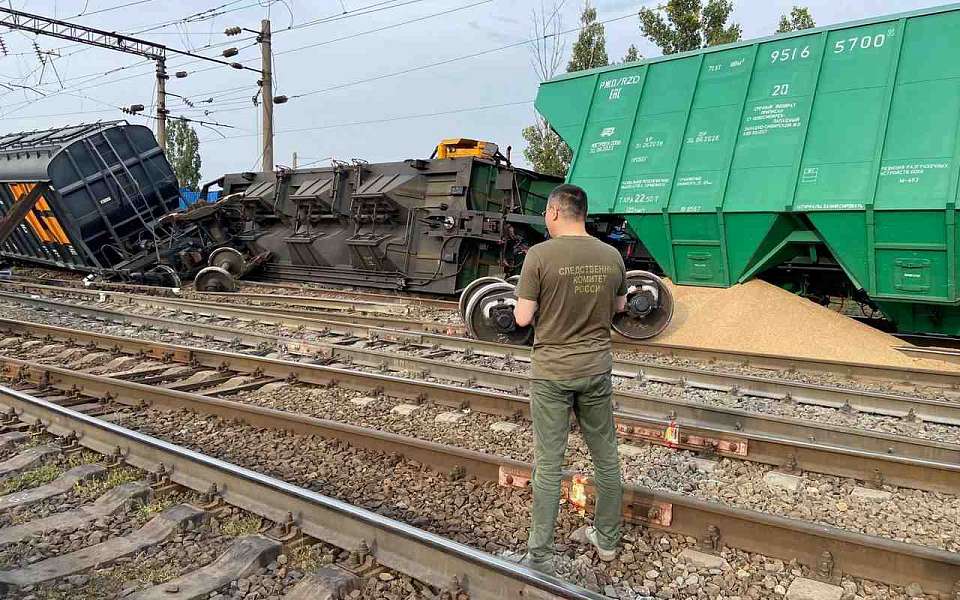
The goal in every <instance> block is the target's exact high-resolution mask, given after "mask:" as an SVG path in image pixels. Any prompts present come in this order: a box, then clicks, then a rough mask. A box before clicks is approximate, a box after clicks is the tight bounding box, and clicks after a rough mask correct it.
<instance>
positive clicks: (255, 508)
mask: <svg viewBox="0 0 960 600" xmlns="http://www.w3.org/2000/svg"><path fill="white" fill-rule="evenodd" d="M12 366H13V364H12V363H8V364H7V365H6V369H5V373H6V374H7V375H12V379H13V380H14V382H15V383H14V385H16V386H18V387H20V388H21V389H20V390H19V391H18V390H11V389H9V388H2V389H0V404H4V405H6V406H7V407H13V408H14V409H15V410H16V411H18V412H17V417H8V418H7V420H6V421H5V426H7V427H10V426H11V425H14V422H15V421H23V420H26V421H28V422H36V421H40V422H42V423H44V424H45V426H46V427H48V428H49V430H51V431H53V432H54V433H59V434H69V436H70V439H77V438H78V439H79V442H80V443H81V444H83V445H85V446H87V447H90V448H93V449H94V450H97V451H99V452H102V453H106V454H111V455H113V454H118V452H117V450H116V449H117V448H120V451H119V454H120V455H122V456H123V457H124V460H126V461H127V462H128V463H130V464H132V465H134V466H137V467H140V468H147V469H150V470H154V471H156V470H157V469H158V468H159V467H158V464H159V463H162V464H163V465H164V468H163V469H162V470H163V471H164V472H166V473H170V477H171V478H172V480H173V481H174V482H176V483H178V484H181V485H185V486H187V487H190V488H191V489H194V490H196V491H200V492H208V491H210V489H211V487H210V484H211V483H214V484H216V490H218V492H217V494H216V495H218V496H220V497H221V498H222V500H223V501H225V502H227V503H229V504H231V505H233V506H238V507H241V508H243V509H245V510H249V511H252V512H254V513H256V514H259V515H262V516H265V517H267V518H269V519H271V520H272V521H275V522H278V523H284V522H288V520H289V517H287V514H288V513H289V514H292V515H297V517H296V518H295V523H293V525H295V526H296V527H297V528H298V529H299V530H301V531H302V532H303V533H304V534H307V535H311V536H315V537H317V538H319V539H322V540H327V541H330V542H331V543H334V544H335V545H337V546H339V547H341V548H348V549H352V548H357V547H359V545H360V543H361V542H360V540H365V541H366V545H367V546H368V547H370V548H376V554H375V556H376V560H377V562H378V563H380V564H383V565H386V566H388V567H391V568H395V569H397V570H398V571H401V572H406V573H409V574H411V575H413V576H414V577H416V578H417V579H420V580H424V581H428V582H436V584H437V585H438V587H439V586H442V585H444V584H448V583H449V581H450V580H451V577H453V576H456V577H457V578H458V581H459V582H468V583H469V587H467V588H465V589H466V591H469V593H470V594H471V596H470V597H471V598H474V597H476V598H486V597H490V598H494V597H496V598H509V597H517V598H520V597H531V596H529V595H522V594H524V593H527V594H529V591H527V592H523V591H521V590H523V589H529V588H530V587H534V588H537V589H546V590H548V591H549V592H550V593H552V594H556V595H558V596H559V597H569V598H580V597H596V596H592V595H585V594H584V593H583V592H582V591H579V590H576V589H575V588H574V587H573V586H566V587H564V586H563V585H562V584H561V585H560V587H556V586H557V585H558V582H554V581H552V580H549V579H546V578H542V577H538V576H536V575H534V574H532V573H529V572H527V571H525V570H523V569H518V568H517V567H516V566H515V565H511V564H510V563H507V562H505V561H502V560H498V559H495V558H493V557H487V556H483V555H482V553H477V552H476V551H474V550H471V549H469V548H463V547H457V545H455V544H451V543H449V542H448V541H445V540H440V539H436V537H435V536H433V537H431V536H426V537H427V539H426V540H425V541H426V543H425V544H423V545H424V546H426V547H427V548H428V549H429V552H427V550H424V549H422V545H421V544H420V543H416V540H417V539H419V540H421V541H423V539H424V537H425V536H424V534H422V533H417V532H412V531H410V528H407V527H403V526H401V525H400V524H396V523H387V524H384V523H383V519H382V518H381V517H379V516H377V515H372V514H367V513H365V512H364V511H360V510H358V509H356V508H353V507H347V506H343V505H342V503H339V502H337V501H336V500H333V499H329V498H322V497H317V495H315V494H310V493H308V492H307V491H306V490H301V489H299V488H296V487H294V486H291V485H289V484H286V483H283V482H279V481H276V480H271V479H270V478H269V477H264V476H263V475H262V474H259V473H254V472H250V471H246V470H243V469H239V468H237V467H234V466H232V465H227V464H225V463H223V462H221V461H218V460H216V459H214V458H210V457H206V456H202V455H198V454H197V453H195V452H190V451H184V450H183V449H180V448H176V447H171V445H170V444H167V443H166V442H163V441H161V440H156V439H150V438H145V437H144V436H142V435H141V434H137V433H134V432H130V431H128V430H124V429H122V428H120V427H118V426H116V425H112V424H110V423H108V422H106V421H103V420H102V419H97V418H94V417H91V416H89V415H84V414H83V413H82V412H80V411H87V412H102V413H103V414H107V415H115V414H117V412H118V411H119V410H120V408H119V406H118V405H127V406H132V407H139V410H144V403H147V404H149V405H151V406H152V407H153V408H156V409H178V408H187V409H189V410H190V411H192V412H195V413H197V414H201V415H218V416H220V417H223V418H225V419H229V420H231V421H236V420H242V421H244V422H246V423H248V424H251V425H253V426H255V427H258V428H267V429H274V430H277V429H279V430H286V431H293V432H296V433H300V434H308V435H320V436H322V437H324V438H332V439H337V440H341V441H344V442H347V443H349V444H351V445H354V446H358V447H360V448H366V449H372V450H377V451H381V452H386V453H397V454H400V455H402V456H404V457H406V458H408V459H413V460H416V461H418V462H419V463H421V464H424V465H427V466H429V467H430V468H431V469H434V470H437V471H440V472H443V473H446V474H448V477H450V478H453V479H462V478H477V479H479V480H481V481H491V482H498V483H499V484H500V485H503V486H507V487H514V486H523V485H524V484H525V482H526V480H527V478H528V477H529V472H530V467H531V466H530V465H529V464H525V463H522V462H519V461H512V460H507V459H503V458H501V457H497V456H493V455H488V454H483V453H477V452H470V451H465V450H462V449H459V448H454V447H450V446H443V445H440V444H431V443H425V442H422V441H419V440H414V439H410V438H404V437H401V436H396V435H392V434H385V433H383V432H378V431H375V430H369V429H364V428H360V427H355V426H348V425H344V424H340V423H332V422H327V421H322V420H319V419H312V418H308V417H303V416H298V415H292V414H290V413H284V412H282V411H272V410H267V409H263V408H260V407H251V406H249V405H244V404H242V403H237V402H232V401H229V400H224V399H221V398H211V397H209V396H205V395H201V394H198V393H195V392H190V391H184V390H178V389H165V388H162V387H157V386H155V385H145V384H141V383H135V382H124V381H122V380H118V379H117V378H106V377H98V376H94V377H93V378H88V379H86V380H84V382H83V387H82V391H79V390H77V391H74V392H73V393H72V394H69V395H64V394H63V393H62V390H60V389H59V388H60V387H62V385H61V384H67V383H69V385H70V386H71V388H73V386H74V384H75V383H76V380H75V379H72V378H68V379H62V378H66V377H68V374H67V373H66V372H65V370H63V369H51V368H45V369H41V370H40V371H38V370H37V367H35V366H31V365H29V364H27V363H25V362H21V363H20V364H19V366H18V367H17V368H16V369H11V367H12ZM167 368H169V366H167ZM43 373H46V375H44V374H43ZM37 375H39V377H37ZM44 397H45V399H44ZM105 399H106V400H105ZM63 405H71V406H73V409H70V408H66V407H65V406H63ZM97 407H99V408H97ZM74 432H75V433H74ZM568 485H569V487H570V489H572V490H573V492H572V493H571V495H570V497H571V499H573V498H576V497H579V496H580V495H581V494H585V497H589V496H590V495H591V494H592V489H591V487H590V483H589V481H587V480H585V479H584V478H582V477H579V476H576V475H574V474H570V475H569V476H568ZM589 505H590V503H589V501H585V502H584V507H585V508H588V507H589ZM624 512H625V516H626V518H627V520H628V521H629V522H631V523H635V524H641V525H644V526H647V527H650V528H654V529H661V530H664V531H667V532H670V533H673V534H678V535H684V536H693V537H700V538H704V536H705V535H706V533H705V532H710V535H708V536H706V538H705V539H707V540H711V539H714V538H715V537H716V536H720V535H722V542H723V543H724V544H727V545H729V546H731V547H735V548H738V549H741V550H744V551H748V552H756V553H760V554H763V555H765V556H771V557H776V558H780V559H782V560H786V561H790V560H798V561H799V562H801V563H802V564H805V565H810V566H811V567H816V566H817V565H819V567H820V568H821V569H824V568H826V567H825V564H827V563H830V562H832V565H830V568H829V569H827V571H828V572H827V573H826V575H827V576H828V577H834V576H838V575H839V573H840V571H842V572H843V573H844V574H846V575H852V576H857V577H866V578H870V579H875V580H878V581H881V582H885V583H889V584H892V585H900V586H905V585H908V584H914V583H916V584H919V585H921V586H922V587H923V589H924V590H925V591H927V592H929V593H934V592H939V591H942V592H944V593H947V592H951V591H952V590H953V586H954V585H955V583H956V582H957V580H958V579H960V556H958V555H957V554H954V553H950V552H943V551H938V550H935V549H932V548H924V547H919V546H914V545H910V544H904V543H900V542H895V541H891V540H886V539H882V538H874V537H871V536H865V535H861V534H855V533H851V532H849V531H844V530H840V529H836V528H832V527H825V526H822V525H814V524H811V523H807V522H803V521H797V520H793V519H784V518H781V517H775V516H771V515H766V514H762V513H757V512H755V511H748V510H741V509H735V508H731V507H728V506H723V505H720V504H716V503H711V502H704V501H702V500H697V499H693V498H689V497H686V496H681V495H678V494H671V493H663V492H659V491H658V492H654V491H652V490H649V489H643V488H629V489H628V490H627V494H626V495H625V500H624ZM346 515H350V516H352V517H358V516H359V517H364V518H365V519H366V520H364V519H360V521H361V522H360V523H356V522H353V521H350V522H349V525H344V526H342V527H344V528H346V529H347V530H348V531H349V532H350V533H349V534H344V533H343V532H342V531H338V532H337V533H333V532H331V531H330V530H331V528H339V527H341V526H340V525H339V522H341V521H346V520H347V519H345V518H344V517H345V516H346ZM335 524H336V525H335ZM358 529H359V530H360V532H361V533H357V530H358ZM351 534H352V535H351ZM394 536H396V537H394ZM711 536H714V537H713V538H712V537H711ZM344 537H346V538H347V539H348V540H349V542H347V543H344ZM411 537H413V538H415V540H414V541H413V542H412V541H411V539H410V538H411ZM371 542H372V543H371ZM705 545H706V542H705ZM438 549H440V550H442V552H438ZM826 553H829V554H826ZM478 554H479V555H480V556H478ZM451 555H452V556H451ZM411 557H415V562H416V565H417V566H416V567H413V566H411V565H410V562H411V561H410V559H411ZM825 557H829V558H830V560H829V561H825ZM463 563H467V564H463ZM451 564H452V565H455V566H451ZM414 568H415V569H416V570H415V572H414V573H410V571H411V570H413V569H414ZM424 571H426V572H424ZM438 571H439V574H438ZM491 571H492V572H491ZM0 579H2V575H0ZM505 579H506V581H504V580H505ZM481 580H482V583H481ZM493 582H496V585H495V586H494V584H493ZM490 586H493V587H490ZM571 590H573V591H571ZM498 594H499V595H498ZM532 597H539V596H532Z"/></svg>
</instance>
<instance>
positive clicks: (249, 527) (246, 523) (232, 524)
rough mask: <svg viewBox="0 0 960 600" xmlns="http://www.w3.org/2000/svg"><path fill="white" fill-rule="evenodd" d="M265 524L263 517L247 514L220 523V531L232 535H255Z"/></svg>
mask: <svg viewBox="0 0 960 600" xmlns="http://www.w3.org/2000/svg"><path fill="white" fill-rule="evenodd" d="M261 525H263V519H261V518H260V517H258V516H256V515H247V516H244V517H240V518H239V519H230V520H229V521H227V522H225V523H223V524H222V525H220V532H221V533H223V534H224V535H229V536H231V537H240V536H241V535H253V534H254V533H257V532H258V531H260V526H261Z"/></svg>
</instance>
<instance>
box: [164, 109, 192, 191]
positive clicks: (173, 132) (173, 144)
mask: <svg viewBox="0 0 960 600" xmlns="http://www.w3.org/2000/svg"><path fill="white" fill-rule="evenodd" d="M166 150H167V160H168V161H170V166H172V167H173V172H174V173H175V174H176V175H177V181H179V182H180V186H181V187H185V188H189V189H191V190H198V189H200V140H199V138H197V132H196V131H194V130H193V127H190V125H188V124H187V122H186V121H184V120H182V119H171V120H169V121H167V148H166Z"/></svg>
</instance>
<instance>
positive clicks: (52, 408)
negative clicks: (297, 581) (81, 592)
mask: <svg viewBox="0 0 960 600" xmlns="http://www.w3.org/2000/svg"><path fill="white" fill-rule="evenodd" d="M53 400H54V401H53V402H51V401H49V400H44V399H42V398H39V397H36V396H33V395H30V394H26V393H23V392H20V391H17V390H14V389H10V388H7V387H0V404H2V405H4V406H5V407H6V408H7V409H8V410H13V411H16V416H8V417H7V418H6V419H5V420H4V422H3V430H4V431H5V432H6V433H4V436H6V437H5V440H15V439H17V437H16V436H21V437H26V438H29V437H30V435H28V434H26V433H25V430H26V431H29V432H30V433H31V434H32V435H35V436H36V435H46V434H53V435H56V436H59V437H61V439H62V441H61V447H62V449H63V450H64V451H67V452H71V451H74V450H76V449H77V448H79V447H84V448H88V449H90V450H93V451H95V452H97V453H99V454H101V455H104V456H106V457H108V458H109V459H110V460H111V461H112V462H113V463H114V464H116V465H129V466H132V467H135V468H137V469H141V470H143V471H146V472H148V473H150V474H151V475H150V478H149V481H146V482H140V483H136V484H133V485H128V486H126V488H125V489H123V490H121V493H125V494H127V495H128V496H130V497H133V496H136V497H146V496H150V495H153V494H155V493H160V492H165V493H169V492H170V487H171V484H176V485H177V486H182V487H184V488H187V489H190V490H193V491H194V492H197V494H196V495H194V496H195V497H197V498H200V499H202V501H203V505H202V506H200V507H197V506H191V505H188V504H178V505H175V506H173V507H172V508H169V509H167V510H165V511H164V512H162V513H160V514H159V515H158V516H157V517H156V518H155V519H154V520H153V521H151V522H150V523H149V524H148V525H147V526H145V527H143V528H141V529H140V530H138V531H135V532H132V533H130V534H128V535H127V536H126V537H125V538H124V539H118V538H113V539H108V540H106V541H105V542H102V543H101V545H99V546H97V545H94V546H93V547H92V548H87V549H84V550H79V551H76V552H74V553H68V554H64V555H58V556H57V555H55V556H51V557H49V558H47V559H45V560H43V561H41V562H39V563H36V562H34V563H31V564H21V565H20V566H18V567H16V568H9V565H4V566H5V567H6V568H2V569H0V587H2V589H4V590H5V591H6V593H8V594H11V597H13V596H12V595H13V594H16V593H17V589H18V588H20V587H24V586H34V587H35V586H38V585H42V584H43V583H45V582H48V581H52V580H59V581H63V580H64V579H65V578H68V577H71V576H73V575H75V574H77V573H83V572H85V571H87V570H88V569H90V568H98V566H100V565H106V564H109V563H111V562H114V561H116V560H118V559H121V558H122V557H123V556H129V555H131V554H134V553H135V552H137V551H141V550H144V549H146V548H148V547H149V546H151V545H156V544H159V543H160V542H162V541H163V540H166V539H167V538H169V537H171V536H173V535H176V534H177V533H178V532H179V531H183V530H184V529H186V530H187V531H191V530H194V529H199V527H200V523H202V522H203V521H205V520H208V519H209V518H211V517H212V514H213V513H222V512H223V509H224V507H225V506H226V505H229V506H230V507H237V508H240V509H242V510H244V511H249V513H252V514H254V515H257V516H259V517H263V518H264V519H267V520H268V521H269V524H270V525H271V526H270V527H263V528H261V529H263V530H264V532H266V533H267V534H268V535H261V534H257V533H255V534H253V535H247V536H243V537H242V538H238V539H237V540H235V542H234V544H233V545H232V546H231V547H230V548H229V549H228V550H227V552H226V553H225V554H224V555H222V556H221V557H220V558H219V559H218V560H216V561H215V562H211V563H209V564H207V565H204V566H201V567H200V568H198V569H197V570H195V571H192V572H189V573H186V574H184V575H181V576H180V577H177V578H173V579H172V580H171V581H167V582H164V583H162V584H158V585H156V586H151V587H147V588H146V589H142V590H139V591H136V592H135V593H134V594H133V595H132V596H131V597H133V598H137V599H141V600H143V599H147V598H197V597H207V595H208V594H210V593H213V592H216V591H217V590H218V589H219V588H222V587H224V586H226V585H229V584H230V582H231V581H235V580H237V579H241V578H245V577H248V576H249V575H250V574H251V573H252V572H253V571H255V568H256V567H261V568H262V567H266V566H267V563H270V562H271V561H274V564H276V558H277V556H278V555H279V554H280V552H281V551H282V550H283V549H284V548H286V549H288V550H294V549H295V548H298V547H302V546H303V545H304V544H305V543H309V541H310V540H309V539H308V538H305V537H304V536H309V538H313V539H315V540H321V541H324V542H326V543H329V544H331V545H332V546H335V547H337V548H340V549H343V550H346V551H347V552H345V553H344V554H347V555H350V558H349V559H348V560H347V561H344V563H345V565H344V566H343V567H334V568H335V569H336V572H335V571H334V568H331V567H333V565H331V566H327V567H326V568H325V569H324V570H323V572H322V573H318V574H316V575H311V576H309V577H306V578H304V581H305V584H304V585H303V586H301V589H299V590H298V589H297V588H296V587H292V589H290V590H289V593H288V594H287V595H286V596H285V597H290V598H300V599H304V598H314V597H321V596H320V595H318V594H320V592H322V591H323V588H324V586H325V585H326V586H331V585H337V584H339V585H341V586H343V585H344V584H345V583H348V581H349V579H351V578H352V579H354V580H355V579H358V576H359V577H363V578H373V579H377V578H378V575H379V574H380V573H388V576H387V577H380V578H379V579H380V580H382V581H389V580H392V579H393V578H394V575H390V572H393V573H403V574H406V575H408V576H409V577H411V578H413V579H415V580H416V581H418V582H424V583H425V584H426V585H423V587H424V588H425V589H426V590H428V591H429V593H430V596H429V597H436V598H448V599H456V598H461V596H463V595H465V594H467V593H468V594H469V597H470V598H490V599H494V598H497V599H499V598H518V599H519V598H540V597H544V598H545V597H558V598H577V599H599V598H601V597H602V596H600V595H599V594H596V593H593V592H590V591H588V590H586V589H583V588H580V587H578V586H575V585H572V584H569V583H566V582H563V581H561V580H558V579H555V578H552V577H546V576H543V575H541V574H538V573H536V572H532V571H529V570H527V569H525V568H523V567H521V566H519V565H518V564H515V563H512V562H508V561H505V560H503V559H500V558H497V557H495V556H491V555H489V554H486V553H484V552H481V551H478V550H476V549H474V548H470V547H467V546H464V545H462V544H458V543H456V542H453V541H451V540H449V539H445V538H442V537H440V536H437V535H434V534H431V533H429V532H426V531H422V530H419V529H417V528H414V527H411V526H409V525H407V524H404V523H401V522H398V521H395V520H392V519H389V518H385V517H383V516H381V515H378V514H376V513H373V512H370V511H367V510H364V509H361V508H358V507H356V506H352V505H349V504H347V503H345V502H342V501H339V500H336V499H334V498H330V497H327V496H323V495H321V494H317V493H315V492H312V491H310V490H307V489H304V488H302V487H298V486H296V485H292V484H290V483H287V482H284V481H280V480H277V479H274V478H271V477H268V476H265V475H264V474H262V473H258V472H254V471H251V470H249V469H245V468H242V467H239V466H236V465H233V464H230V463H228V462H225V461H222V460H219V459H217V458H215V457H211V456H207V455H204V454H201V453H198V452H195V451H191V450H188V449H186V448H183V447H181V446H177V445H175V444H171V443H168V442H166V441H164V440H161V439H157V438H154V437H151V436H148V435H144V434H142V433H139V432H136V431H132V430H130V429H126V428H124V427H121V426H118V425H116V424H113V423H110V422H108V421H105V420H103V419H98V418H95V417H92V416H90V415H88V414H84V413H83V412H78V411H77V410H72V409H70V408H66V407H64V406H61V405H58V403H57V402H56V399H55V398H54V399H53ZM11 414H12V413H11ZM28 425H29V426H30V428H29V429H26V426H28ZM40 447H41V448H46V447H48V446H40ZM57 451H58V450H57V448H55V447H52V446H51V447H50V450H49V451H47V454H54V453H56V452H57ZM30 452H31V451H30V450H29V449H28V450H25V451H24V453H25V454H29V453H30ZM33 454H37V453H36V452H35V451H34V452H33ZM19 456H21V455H17V456H16V457H14V458H13V459H11V460H17V457H19ZM8 462H10V461H8ZM19 462H20V463H22V464H24V465H26V466H25V467H24V468H22V469H21V470H24V469H25V468H27V467H28V466H32V465H35V464H37V461H36V460H33V461H32V462H28V461H27V460H20V461H19ZM3 464H4V465H6V464H7V463H3ZM86 466H87V467H88V468H87V470H86V471H88V472H90V473H87V472H84V475H83V476H84V478H89V477H92V476H93V473H95V472H99V471H103V470H104V468H103V467H98V466H95V465H86ZM78 470H82V469H80V468H79V467H75V468H74V471H78ZM77 477H78V476H77V475H75V476H74V479H76V478H77ZM66 489H67V490H69V489H70V487H69V485H68V486H67V488H66ZM56 491H57V490H51V489H45V490H39V491H28V492H26V493H25V494H24V493H21V494H19V495H17V494H14V495H13V496H11V495H7V496H3V497H0V511H3V510H10V509H11V508H12V507H14V506H19V505H24V504H26V501H25V496H29V495H31V494H32V498H30V499H31V500H33V501H38V499H43V498H41V496H44V494H47V493H50V492H56ZM61 493H63V492H61ZM53 495H54V494H51V495H49V496H44V498H49V497H52V496H53ZM117 495H119V494H114V496H117ZM104 504H105V503H104V502H101V503H100V505H99V506H97V505H93V506H86V507H83V509H81V510H78V511H74V512H71V513H61V514H57V515H55V516H54V518H46V519H43V520H42V521H43V522H32V521H28V522H26V523H20V524H19V525H17V526H14V527H7V528H0V541H2V543H5V544H10V543H13V542H15V541H19V540H20V539H23V538H25V537H27V536H29V535H37V534H40V533H43V532H49V531H53V530H56V529H68V530H77V529H78V528H79V529H81V530H82V529H83V527H84V526H86V525H88V524H89V522H90V521H93V520H94V519H97V518H101V519H102V518H104V517H105V516H106V515H104V514H101V513H99V512H97V511H102V510H105V509H103V505H104ZM123 506H125V504H124V503H123V502H119V503H116V506H113V505H111V508H112V510H113V511H118V510H121V509H122V507H123ZM0 514H2V512H0ZM7 558H8V557H7ZM228 559H232V560H228ZM238 562H242V563H243V564H242V565H240V566H241V567H244V568H239V567H238V565H237V563H238ZM142 566H143V565H142ZM80 577H81V578H82V579H81V580H82V581H84V582H86V581H87V580H89V579H90V578H89V577H88V576H83V575H81V576H80ZM331 579H333V580H336V581H332V582H331V581H330V580H331ZM324 580H326V581H324ZM77 582H78V579H76V578H75V579H73V580H72V581H71V580H69V579H67V587H68V588H70V586H71V585H76V584H77ZM427 586H432V588H433V589H430V587H427ZM355 588H356V586H355V585H353V586H348V587H345V589H346V592H347V593H348V592H349V591H350V589H355ZM28 592H29V589H28ZM25 595H29V593H27V594H25ZM17 597H19V596H17ZM365 597H379V596H369V595H368V596H365ZM418 597H420V596H418ZM464 597H465V596H464Z"/></svg>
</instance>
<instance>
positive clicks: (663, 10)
mask: <svg viewBox="0 0 960 600" xmlns="http://www.w3.org/2000/svg"><path fill="white" fill-rule="evenodd" d="M732 12H733V0H707V2H706V5H704V3H703V2H702V1H701V0H668V2H667V4H666V6H660V7H657V8H656V9H649V8H641V9H640V31H641V32H643V35H645V36H646V37H647V38H649V39H650V40H651V41H652V42H653V43H655V44H656V45H657V46H659V47H660V49H661V50H662V51H663V53H664V54H676V53H677V52H686V51H687V50H697V49H700V48H706V47H707V46H716V45H719V44H728V43H730V42H735V41H737V40H739V39H740V34H741V33H742V30H741V28H740V25H739V24H737V23H728V20H729V19H730V13H732Z"/></svg>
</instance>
